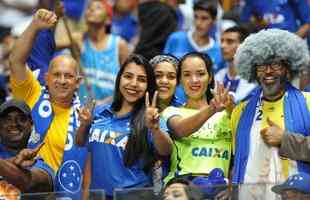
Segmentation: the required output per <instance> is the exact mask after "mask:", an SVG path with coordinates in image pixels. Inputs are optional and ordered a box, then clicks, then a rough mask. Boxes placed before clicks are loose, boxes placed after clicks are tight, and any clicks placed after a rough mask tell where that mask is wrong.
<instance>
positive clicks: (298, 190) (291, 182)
mask: <svg viewBox="0 0 310 200" xmlns="http://www.w3.org/2000/svg"><path fill="white" fill-rule="evenodd" d="M272 191H273V192H275V193H277V194H279V195H281V197H282V199H287V200H290V199H292V200H296V199H302V200H310V174H306V173H302V172H301V173H298V174H294V175H292V176H290V177H288V179H287V180H286V181H285V182H284V183H282V184H279V185H275V186H273V187H272Z"/></svg>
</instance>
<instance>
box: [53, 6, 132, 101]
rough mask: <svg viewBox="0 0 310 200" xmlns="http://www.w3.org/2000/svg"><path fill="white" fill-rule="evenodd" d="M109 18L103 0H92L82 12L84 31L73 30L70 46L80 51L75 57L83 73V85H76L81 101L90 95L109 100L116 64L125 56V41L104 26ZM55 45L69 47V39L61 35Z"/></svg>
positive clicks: (118, 64) (109, 20)
mask: <svg viewBox="0 0 310 200" xmlns="http://www.w3.org/2000/svg"><path fill="white" fill-rule="evenodd" d="M111 18H112V13H111V12H109V5H108V4H107V3H105V2H102V1H101V0H92V1H91V2H90V3H89V4H88V6H87V9H86V12H85V21H86V24H87V32H86V33H82V32H77V33H73V36H74V40H75V41H74V42H75V43H74V44H73V45H74V46H77V47H78V49H79V51H81V54H80V55H76V56H78V58H76V59H80V61H81V65H82V66H83V69H84V73H85V74H84V76H85V77H84V78H85V79H84V80H85V81H84V84H82V85H81V86H80V96H81V97H82V98H81V100H82V101H83V102H84V101H85V98H84V97H87V96H92V98H95V99H96V100H98V101H101V103H103V102H105V101H109V100H110V99H111V96H112V95H113V91H114V84H115V78H116V75H117V72H118V71H119V68H120V63H122V62H123V61H124V60H125V59H126V58H127V56H128V53H129V51H128V46H127V42H126V41H125V40H123V39H122V38H120V37H119V36H116V35H114V34H109V33H108V30H107V26H108V25H109V24H110V22H111ZM56 46H57V47H59V48H63V47H70V46H71V47H72V44H71V42H70V40H68V39H67V38H63V40H62V41H56ZM86 81H87V82H86ZM86 84H87V85H86ZM99 103H100V102H99Z"/></svg>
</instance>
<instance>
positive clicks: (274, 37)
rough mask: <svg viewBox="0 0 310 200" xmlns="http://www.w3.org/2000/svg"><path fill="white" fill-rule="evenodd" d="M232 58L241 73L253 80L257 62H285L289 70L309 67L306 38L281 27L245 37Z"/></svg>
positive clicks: (297, 70)
mask: <svg viewBox="0 0 310 200" xmlns="http://www.w3.org/2000/svg"><path fill="white" fill-rule="evenodd" d="M234 62H235V66H236V67H237V69H238V71H239V74H240V76H241V77H242V78H244V79H246V80H248V81H251V82H253V81H254V80H255V66H257V65H261V64H270V63H272V62H285V63H287V64H288V66H289V67H290V70H291V72H292V73H296V72H299V70H300V69H301V68H305V67H309V64H310V56H309V51H308V46H307V44H306V42H305V41H304V40H302V39H301V38H300V37H299V36H297V35H295V34H294V33H290V32H288V31H284V30H280V29H267V30H261V31H259V32H258V33H255V34H251V35H250V36H249V37H247V38H246V39H245V40H244V41H243V43H242V44H241V45H240V46H239V48H238V50H237V52H236V54H235V57H234Z"/></svg>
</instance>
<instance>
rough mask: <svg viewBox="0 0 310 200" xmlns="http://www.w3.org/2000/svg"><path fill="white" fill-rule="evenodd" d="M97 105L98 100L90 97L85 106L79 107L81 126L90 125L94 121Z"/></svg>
mask: <svg viewBox="0 0 310 200" xmlns="http://www.w3.org/2000/svg"><path fill="white" fill-rule="evenodd" d="M95 105H96V101H95V100H93V99H88V100H87V103H86V105H85V106H84V107H82V108H80V109H78V110H77V111H78V115H79V120H80V124H81V126H89V125H90V124H91V123H92V120H93V117H92V112H93V110H94V107H95Z"/></svg>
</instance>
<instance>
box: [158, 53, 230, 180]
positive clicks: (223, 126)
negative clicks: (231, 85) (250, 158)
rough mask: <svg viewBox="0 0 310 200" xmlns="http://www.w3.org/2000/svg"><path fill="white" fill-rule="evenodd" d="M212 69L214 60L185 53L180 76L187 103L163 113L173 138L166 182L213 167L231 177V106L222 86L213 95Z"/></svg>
mask: <svg viewBox="0 0 310 200" xmlns="http://www.w3.org/2000/svg"><path fill="white" fill-rule="evenodd" d="M211 67H212V61H211V59H210V58H209V57H208V56H207V55H204V54H201V53H189V54H186V55H185V56H184V57H183V58H182V59H181V61H180V64H179V73H178V76H179V77H180V81H181V84H182V85H183V87H184V90H185V93H186V95H187V98H188V100H187V102H186V103H185V105H183V106H182V107H179V108H177V107H173V106H170V107H168V108H166V109H165V110H164V111H163V117H164V119H165V120H166V122H167V126H168V127H169V130H170V132H171V134H172V137H173V138H174V147H173V151H172V155H171V159H170V162H171V166H170V172H169V174H168V176H167V178H166V181H169V180H170V179H171V178H174V177H177V176H180V175H188V174H189V175H194V176H195V175H201V174H203V175H207V174H208V173H209V172H210V171H211V170H212V169H214V168H220V169H222V170H223V171H224V173H225V176H226V177H227V175H228V169H229V164H230V158H231V131H230V127H229V115H230V113H229V112H227V110H231V108H230V107H231V106H232V103H231V98H230V97H229V95H228V91H227V90H226V89H225V88H224V87H223V85H218V87H217V89H216V92H215V93H214V95H213V94H212V92H211V91H212V89H213V88H214V79H213V72H212V68H211ZM225 108H227V109H226V110H224V109H225ZM228 108H230V109H228Z"/></svg>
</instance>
